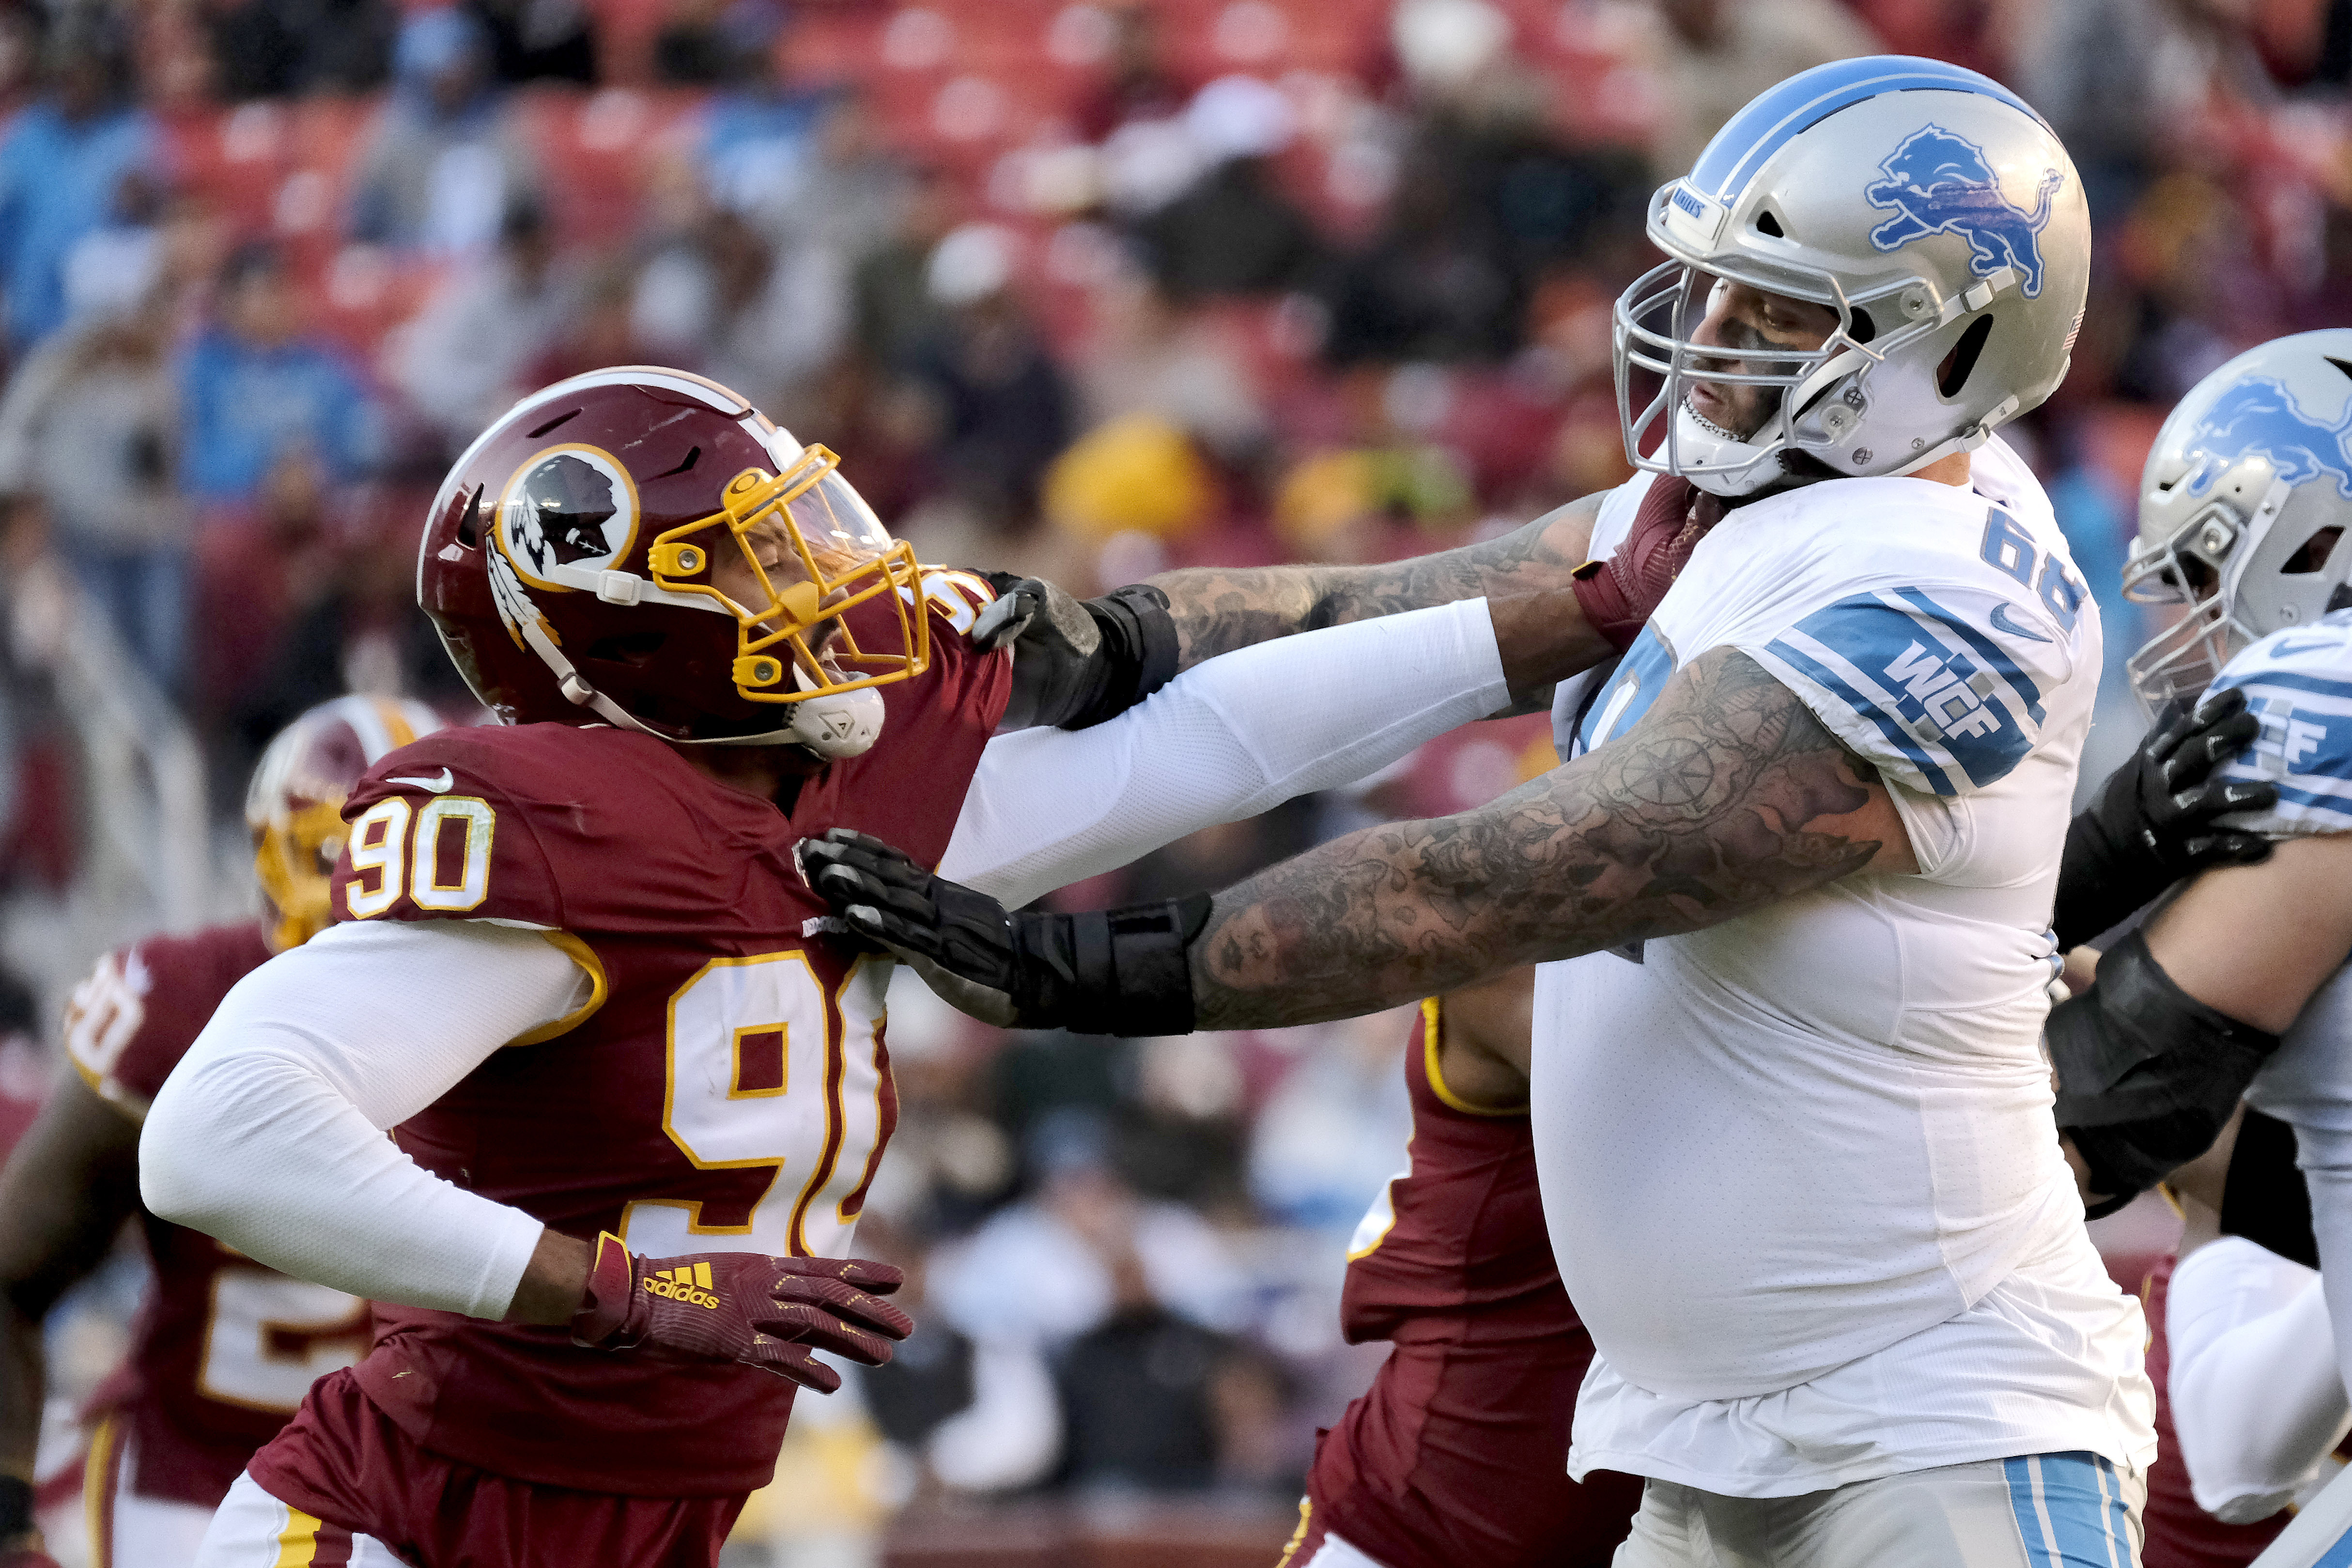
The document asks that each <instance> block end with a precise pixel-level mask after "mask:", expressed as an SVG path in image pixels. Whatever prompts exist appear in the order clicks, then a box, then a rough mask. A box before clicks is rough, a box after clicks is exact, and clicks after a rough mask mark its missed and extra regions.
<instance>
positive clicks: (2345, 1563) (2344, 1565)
mask: <svg viewBox="0 0 2352 1568" xmlns="http://www.w3.org/2000/svg"><path fill="white" fill-rule="evenodd" d="M2311 1568H2352V1530H2347V1531H2345V1532H2344V1533H2343V1534H2341V1535H2339V1536H2337V1537H2336V1540H2335V1542H2334V1543H2333V1544H2332V1545H2330V1546H2329V1547H2328V1548H2327V1550H2326V1551H2325V1552H2321V1553H2320V1554H2319V1559H2318V1561H2317V1562H2315V1563H2312V1565H2311Z"/></svg>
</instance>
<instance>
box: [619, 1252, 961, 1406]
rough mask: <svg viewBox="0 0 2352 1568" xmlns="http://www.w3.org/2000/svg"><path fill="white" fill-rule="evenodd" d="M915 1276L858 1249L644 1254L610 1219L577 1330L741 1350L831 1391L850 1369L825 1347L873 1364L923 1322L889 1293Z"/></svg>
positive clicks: (689, 1348)
mask: <svg viewBox="0 0 2352 1568" xmlns="http://www.w3.org/2000/svg"><path fill="white" fill-rule="evenodd" d="M904 1281H905V1276H904V1275H902V1274H900V1273H899V1272H898V1270H897V1269H896V1268H891V1267H890V1266H889V1265H888V1264H887V1263H868V1262H866V1260H865V1259H863V1258H770V1257H768V1256H767V1255H766V1254H765V1253H759V1252H699V1253H693V1254H690V1255H688V1256H687V1257H684V1258H640V1257H637V1256H636V1255H635V1254H634V1253H632V1252H631V1251H630V1250H629V1249H628V1247H627V1246H626V1244H625V1243H624V1242H623V1241H622V1240H621V1238H620V1237H616V1236H614V1235H613V1234H612V1233H611V1232H610V1231H607V1232H605V1233H604V1235H603V1236H600V1237H597V1238H596V1263H595V1266H594V1267H593V1268H591V1269H590V1270H589V1273H588V1289H586V1290H585V1291H583V1292H582V1294H581V1297H580V1310H578V1311H577V1312H574V1313H573V1314H572V1342H573V1343H574V1344H582V1345H588V1346H591V1347H593V1348H594V1349H597V1350H608V1351H620V1350H629V1349H633V1348H636V1347H643V1348H645V1349H647V1350H650V1351H654V1352H656V1353H667V1354H668V1355H670V1356H673V1357H676V1358H677V1359H680V1360H685V1361H739V1362H741V1363H744V1364H745V1365H747V1366H756V1367H758V1368H760V1369H761V1371H762V1372H772V1373H775V1374H776V1375H777V1376H779V1377H788V1378H790V1379H792V1380H793V1382H794V1383H797V1384H800V1385H801V1386H803V1388H814V1389H815V1390H816V1391H817V1392H818V1393H819V1394H831V1393H832V1392H833V1391H834V1390H835V1389H836V1388H839V1387H840V1386H841V1374H840V1373H836V1372H835V1371H834V1370H833V1369H832V1368H831V1367H829V1366H826V1365H825V1364H824V1363H823V1362H820V1361H818V1360H817V1359H816V1358H815V1356H814V1352H817V1351H831V1352H833V1353H834V1354H835V1355H842V1356H847V1357H848V1358H849V1359H850V1360H851V1361H855V1362H862V1363H865V1364H866V1365H867V1366H880V1365H881V1364H882V1363H885V1362H887V1361H888V1360H889V1359H890V1342H892V1341H893V1340H903V1339H905V1338H906V1337H907V1336H908V1334H910V1333H913V1332H914V1331H915V1321H914V1320H913V1319H912V1318H909V1317H908V1316H907V1314H906V1313H904V1312H902V1311H900V1310H898V1308H896V1307H894V1306H892V1305H890V1303H889V1302H887V1301H885V1300H879V1298H881V1297H883V1296H887V1295H888V1294H889V1293H890V1292H891V1291H893V1290H896V1289H898V1287H899V1286H900V1285H901V1284H902V1283H904Z"/></svg>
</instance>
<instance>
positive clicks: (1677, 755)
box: [797, 648, 1919, 1036]
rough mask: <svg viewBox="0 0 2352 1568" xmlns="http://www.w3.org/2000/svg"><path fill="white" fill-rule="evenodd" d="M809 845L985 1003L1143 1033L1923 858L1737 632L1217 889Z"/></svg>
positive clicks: (984, 1010)
mask: <svg viewBox="0 0 2352 1568" xmlns="http://www.w3.org/2000/svg"><path fill="white" fill-rule="evenodd" d="M797 853H798V854H799V856H800V859H801V866H802V870H803V874H804V875H806V876H807V877H808V879H809V881H810V885H811V886H812V887H814V889H816V890H817V892H819V893H820V894H822V895H823V896H824V898H825V900H827V901H828V902H830V903H831V904H832V905H833V907H834V909H835V910H836V911H837V912H838V913H839V914H840V915H841V916H842V917H843V918H844V920H845V921H847V923H848V925H849V927H850V929H851V930H852V931H856V932H857V933H858V934H859V935H861V936H865V937H867V938H870V939H871V940H873V941H875V942H880V943H882V944H883V945H884V946H885V947H887V948H888V949H889V950H890V951H891V952H894V953H896V954H898V957H900V958H901V959H903V960H905V961H906V962H907V963H908V964H910V965H912V966H913V967H914V969H915V971H916V972H917V973H919V974H921V975H922V977H923V978H924V979H925V980H926V981H927V982H929V984H930V986H931V989H932V990H934V991H936V992H938V993H939V994H940V995H941V996H944V997H946V998H947V999H948V1000H949V1001H950V1002H952V1003H954V1004H955V1005H957V1006H959V1007H961V1008H962V1009H963V1010H964V1011H965V1012H967V1013H970V1014H971V1015H972V1016H974V1017H977V1018H981V1019H984V1020H985V1021H987V1022H989V1023H992V1024H999V1025H1004V1026H1012V1027H1018V1028H1066V1029H1070V1030H1072V1031H1074V1032H1076V1033H1078V1034H1104V1035H1128V1036H1144V1035H1171V1034H1183V1033H1186V1032H1187V1031H1189V1030H1192V1029H1240V1028H1258V1027H1269V1026H1280V1025H1286V1024H1307V1023H1314V1022H1317V1021H1318V1020H1320V1019H1325V1018H1344V1017H1348V1016H1351V1015H1354V1014H1358V1013H1370V1012H1374V1011H1377V1010H1378V1009H1380V1008H1382V1007H1390V1006H1394V1005H1397V1004H1398V1003H1401V1002H1409V1001H1412V999H1414V998H1415V997H1420V996H1428V995H1433V994H1438V993H1442V992H1447V991H1454V990H1458V989H1460V988H1461V987H1463V986H1465V985H1468V984H1472V983H1473V982H1475V981H1478V980H1480V979H1483V978H1485V977H1486V976H1489V975H1494V974H1499V973H1502V972H1503V971H1505V970H1508V969H1512V968H1515V967H1517V966H1518V965H1521V964H1528V963H1540V962H1543V961H1544V960H1547V959H1554V958H1572V957H1574V956H1575V955H1577V954H1578V953H1582V952H1592V951H1594V950H1595V949H1598V948H1602V947H1613V946H1615V945H1617V944H1619V943H1621V942H1630V941H1633V940H1635V939H1637V938H1643V937H1653V936H1668V935H1672V934H1674V933H1675V932H1679V931H1696V930H1699V929H1701V928H1702V927H1706V926H1711V925H1717V924H1719V923H1721V922H1722V921H1728V920H1733V919H1736V918H1738V916H1740V915H1744V914H1747V913H1748V912H1750V911H1751V910H1759V909H1762V908H1764V907H1765V906H1766V905H1768V904H1771V903H1774V902H1776V901H1778V900H1782V899H1787V898H1790V897H1793V896H1794V895H1796V894H1798V893H1802V892H1805V891H1807V890H1809V889H1813V888H1818V887H1820V886H1822V884H1823V883H1825V882H1830V881H1834V880H1835V879H1838V878H1840V877H1843V876H1845V875H1847V874H1849V873H1851V872H1854V871H1859V870H1861V869H1863V868H1865V867H1867V868H1869V869H1870V870H1871V871H1872V872H1873V873H1875V874H1883V875H1895V876H1900V875H1908V874H1915V873H1916V872H1917V870H1918V868H1919V867H1918V862H1917V860H1916V858H1914V856H1913V855H1912V852H1911V842H1910V836H1909V833H1908V832H1907V830H1906V828H1905V827H1904V826H1903V820H1902V818H1901V816H1899V815H1898V814H1897V813H1896V811H1895V801H1894V797H1893V796H1892V795H1890V794H1889V793H1888V792H1887V788H1886V786H1885V784H1882V783H1880V782H1879V779H1878V775H1877V773H1876V772H1875V771H1874V769H1873V768H1872V767H1871V766H1870V765H1869V764H1868V763H1864V762H1862V761H1860V760H1859V759H1857V758H1856V757H1854V756H1853V753H1851V752H1848V751H1846V750H1845V748H1844V747H1843V746H1842V745H1840V744H1839V743H1838V742H1837V740H1836V738H1835V737H1834V736H1832V734H1831V733H1830V732H1829V731H1827V730H1826V729H1824V728H1823V727H1822V723H1821V721H1819V720H1818V719H1816V718H1814V717H1813V715H1812V713H1811V710H1808V709H1807V708H1806V707H1805V706H1804V704H1803V703H1802V702H1801V701H1800V700H1798V698H1797V696H1796V694H1795V693H1794V692H1792V691H1790V689H1788V688H1787V687H1785V686H1783V685H1781V684H1780V682H1779V681H1778V680H1775V679H1773V678H1772V677H1771V676H1770V675H1769V674H1767V673H1766V672H1765V671H1764V669H1763V668H1761V667H1760V666H1759V665H1758V664H1757V663H1756V662H1755V661H1754V660H1753V659H1750V658H1748V656H1747V655H1745V654H1743V653H1739V652H1737V651H1736V650H1733V649H1731V648H1716V649H1713V650H1710V651H1709V652H1707V653H1705V654H1702V655H1700V656H1699V657H1698V658H1696V659H1694V660H1692V661H1691V663H1690V664H1689V665H1687V666H1686V667H1685V668H1683V669H1681V670H1679V671H1677V672H1676V673H1675V676H1674V677H1673V678H1672V679H1669V680H1668V681H1667V682H1666V685H1665V687H1664V689H1663V690H1661V691H1660V692H1659V694H1658V700H1657V702H1656V704H1655V705H1654V706H1653V707H1652V708H1651V710H1649V711H1648V712H1647V713H1645V714H1643V716H1642V718H1641V719H1640V721H1638V722H1636V723H1635V724H1634V725H1633V728H1632V729H1631V730H1630V731H1628V732H1627V733H1625V734H1624V735H1623V736H1622V737H1620V738H1619V739H1617V740H1613V741H1611V742H1609V743H1608V744H1606V745H1604V746H1601V748H1599V749H1598V750H1596V751H1593V752H1588V753H1587V754H1586V755H1584V756H1582V757H1580V758H1578V759H1577V760H1576V761H1575V762H1572V763H1569V764H1568V765H1567V766H1565V767H1563V768H1559V769H1558V770H1556V771H1555V772H1553V773H1548V774H1546V775H1545V776H1544V777H1542V778H1540V779H1538V780H1536V781H1535V782H1534V783H1532V784H1527V785H1524V786H1523V787H1521V788H1519V789H1517V790H1514V791H1513V792H1512V793H1510V794H1509V795H1504V796H1503V797H1502V798H1501V799H1499V800H1497V801H1495V802H1493V803H1492V804H1491V805H1486V806H1483V807H1481V808H1479V809H1478V810H1476V811H1471V812H1465V813H1463V814H1462V815H1461V816H1449V817H1442V818H1438V819H1435V820H1433V821H1423V822H1403V823H1395V824H1391V825H1390V826H1384V827H1374V828H1370V829H1367V830H1366V831H1364V832H1361V833H1357V834H1353V835H1350V836H1349V837H1346V838H1341V839H1337V840H1335V841H1333V842H1332V843H1329V844H1327V845H1325V846H1323V847H1321V848H1319V849H1314V850H1310V851H1308V852H1307V854H1305V855H1301V856H1299V857H1298V858H1296V859H1292V860H1287V861H1285V862H1284V863H1283V864H1281V865H1279V866H1276V867H1275V868H1272V869H1270V870H1267V871H1264V872H1261V873H1260V874H1258V875H1257V876H1255V877H1253V878H1251V879H1249V880H1247V881H1245V882H1242V883H1238V884H1236V885H1235V886H1234V887H1232V888H1229V889H1226V890H1225V891H1224V892H1223V893H1220V894H1218V895H1217V896H1216V897H1215V898H1214V899H1211V898H1210V897H1209V896H1208V895H1206V894H1203V893H1195V894H1192V895H1189V896H1188V897H1185V898H1181V899H1171V900H1167V901H1165V902H1164V903H1159V904H1145V905H1137V906H1133V907H1130V908H1128V909H1124V910H1095V911H1091V912H1088V913H1085V914H1075V915H1070V914H1055V913H1050V912H1037V911H1024V912H1022V913H1018V914H1013V913H1008V912H1007V911H1006V910H1005V909H1004V906H1003V905H1002V904H1000V903H998V902H997V901H996V900H993V899H992V898H990V897H989V896H988V895H986V894H985V893H979V892H975V891H973V890H972V889H970V888H966V887H963V886H961V884H959V883H955V882H950V881H949V880H948V879H945V878H943V877H940V876H938V875H936V874H934V873H932V872H930V871H929V870H927V869H925V868H923V867H921V866H919V865H917V864H916V863H915V862H914V861H911V860H909V859H908V858H907V857H906V856H904V855H902V854H900V853H899V852H898V850H896V849H893V848H891V847H889V846H888V845H886V844H883V843H881V842H880V841H879V840H877V839H872V838H868V837H865V836H864V835H862V834H857V833H853V832H850V831H849V830H847V829H845V828H835V829H833V830H832V831H830V832H828V833H827V834H826V835H825V836H824V838H823V839H821V840H820V839H807V840H803V842H802V844H801V846H800V847H799V849H798V851H797Z"/></svg>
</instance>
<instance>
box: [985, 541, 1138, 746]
mask: <svg viewBox="0 0 2352 1568" xmlns="http://www.w3.org/2000/svg"><path fill="white" fill-rule="evenodd" d="M988 581H989V583H990V584H991V585H992V586H993V587H994V588H995V589H996V602H995V603H994V604H992V605H989V606H987V607H986V608H985V609H983V610H982V611H981V612H980V618H979V619H977V620H975V621H974V622H972V626H971V645H972V647H976V648H979V649H981V650H982V652H988V653H992V652H994V651H995V650H997V649H998V648H1010V649H1012V650H1013V700H1012V701H1011V702H1010V703H1008V704H1007V705H1006V707H1005V710H1004V717H1003V719H1002V720H1001V721H999V723H998V727H999V728H1000V729H1005V730H1025V729H1027V728H1029V727H1030V726H1031V725H1033V724H1052V725H1055V726H1057V727H1058V728H1061V729H1064V730H1084V729H1087V728H1089V727H1091V726H1093V725H1096V724H1099V723H1102V722H1103V721H1105V720H1108V719H1116V718H1118V716H1119V715H1120V714H1121V713H1124V712H1126V711H1127V710H1129V709H1130V708H1132V707H1134V706H1135V705H1136V704H1137V703H1139V702H1140V701H1142V700H1144V699H1145V698H1147V697H1149V696H1150V695H1151V694H1152V693H1153V692H1155V691H1157V690H1159V689H1160V688H1161V687H1163V686H1165V685H1167V684H1168V683H1169V682H1170V681H1171V680H1173V679H1176V654H1177V647H1176V620H1175V617H1174V616H1171V615H1170V614H1169V613H1168V595H1165V594H1163V593H1161V592H1160V590H1159V589H1157V588H1154V587H1152V586H1151V585H1150V584H1146V583H1137V584H1131V585H1129V586H1128V587H1125V588H1119V589H1116V590H1114V591H1113V592H1111V593H1108V594H1105V595H1103V596H1102V597H1101V598H1099V599H1086V600H1079V599H1073V598H1072V597H1070V595H1067V594H1065V593H1064V592H1062V590H1061V589H1059V588H1056V587H1055V586H1054V584H1051V583H1048V582H1046V581H1045V580H1044V579H1043V578H1040V577H1015V576H1013V574H1010V573H1006V572H992V573H990V574H988Z"/></svg>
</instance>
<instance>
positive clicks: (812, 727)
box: [793, 670, 882, 762]
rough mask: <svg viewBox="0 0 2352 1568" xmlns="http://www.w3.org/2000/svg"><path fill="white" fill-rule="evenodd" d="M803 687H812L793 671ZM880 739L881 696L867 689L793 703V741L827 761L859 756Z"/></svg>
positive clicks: (872, 689)
mask: <svg viewBox="0 0 2352 1568" xmlns="http://www.w3.org/2000/svg"><path fill="white" fill-rule="evenodd" d="M793 673H794V674H796V675H799V676H800V679H801V684H802V685H803V687H806V686H809V685H811V684H813V682H811V681H810V680H809V679H808V677H807V675H806V674H804V673H803V672H801V671H798V670H795V671H794V672H793ZM881 738H882V694H881V693H880V692H879V691H877V690H876V689H874V688H872V687H870V686H868V687H864V688H861V689H858V690H856V691H835V692H832V693H829V694H828V695H826V696H824V697H811V698H809V699H807V700H804V701H800V702H795V703H793V740H794V741H795V742H799V743H800V744H801V745H803V746H806V747H807V748H808V749H809V750H810V751H812V752H815V753H816V754H817V755H818V756H820V757H823V758H824V759H825V760H826V761H827V762H835V761H838V760H840V759H841V758H844V757H855V756H858V755H860V754H862V753H864V752H867V751H870V750H872V749H873V746H874V742H876V741H878V740H880V739H881Z"/></svg>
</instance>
